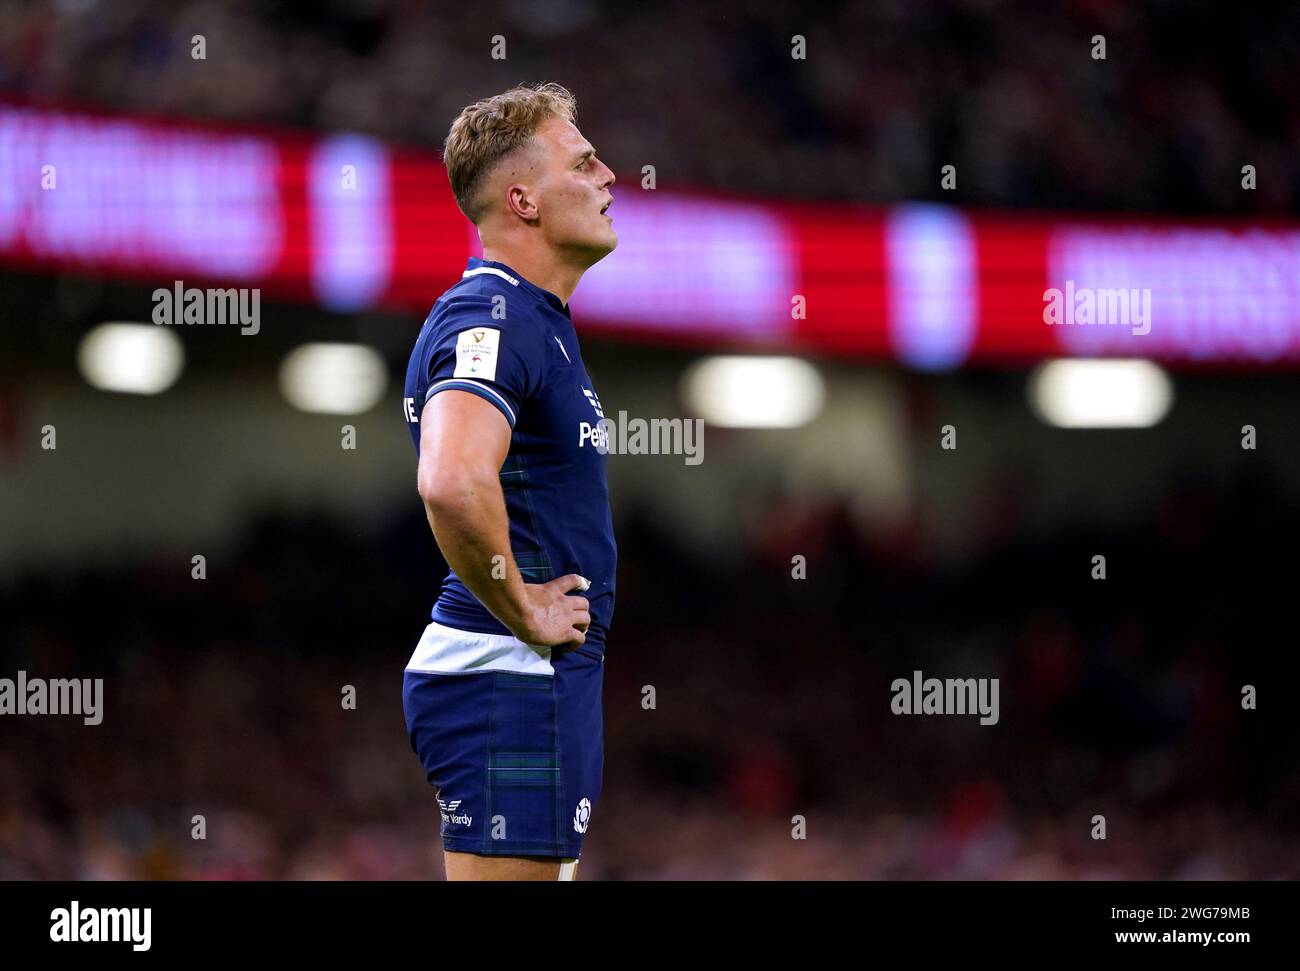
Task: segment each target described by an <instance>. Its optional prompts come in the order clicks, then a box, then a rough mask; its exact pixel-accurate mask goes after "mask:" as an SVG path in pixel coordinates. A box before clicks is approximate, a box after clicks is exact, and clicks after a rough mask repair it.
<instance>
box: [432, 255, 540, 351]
mask: <svg viewBox="0 0 1300 971" xmlns="http://www.w3.org/2000/svg"><path fill="white" fill-rule="evenodd" d="M536 315H537V308H536V302H535V301H534V300H533V299H532V297H531V296H530V295H529V294H528V293H527V291H525V290H524V289H523V287H521V286H519V283H518V281H517V280H514V279H513V278H511V277H510V276H509V275H508V274H505V273H503V272H501V271H496V272H494V273H476V274H474V275H473V276H466V277H465V278H463V279H461V280H459V281H457V282H456V283H455V284H454V285H453V286H451V287H450V288H448V289H447V291H446V292H445V293H443V295H442V296H440V297H439V298H438V299H437V301H436V302H435V303H434V305H433V310H432V311H431V313H430V315H429V318H430V325H431V328H432V330H433V332H434V339H435V341H441V340H445V339H448V338H451V337H453V336H455V335H457V334H459V333H461V332H463V331H466V330H469V329H471V328H485V327H486V328H490V329H492V330H495V331H497V332H499V333H500V334H501V335H502V336H507V335H509V336H510V337H511V338H512V340H514V341H517V342H522V343H525V344H532V343H534V342H535V340H536V338H537V336H538V328H537V326H536Z"/></svg>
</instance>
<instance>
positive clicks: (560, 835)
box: [402, 646, 605, 859]
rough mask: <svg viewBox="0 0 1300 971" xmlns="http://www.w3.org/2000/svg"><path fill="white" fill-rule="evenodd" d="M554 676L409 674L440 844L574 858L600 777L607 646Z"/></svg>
mask: <svg viewBox="0 0 1300 971" xmlns="http://www.w3.org/2000/svg"><path fill="white" fill-rule="evenodd" d="M551 666H552V668H553V670H554V672H555V673H554V674H553V675H545V674H517V673H514V672H510V671H475V672H462V673H450V674H439V673H432V672H425V671H411V670H408V671H406V672H405V677H404V678H403V684H402V707H403V708H404V710H405V712H406V727H407V731H408V732H409V734H410V739H411V747H412V748H413V749H414V750H415V753H416V754H417V755H418V756H419V757H420V762H421V764H423V766H424V770H425V774H426V775H427V777H428V780H429V783H430V784H431V785H432V786H433V787H434V789H435V790H436V796H437V801H438V809H439V812H440V814H441V816H442V825H441V828H440V830H439V832H440V834H441V836H442V845H443V847H444V849H447V850H450V851H453V852H463V853H478V854H481V855H485V856H545V857H559V858H568V859H577V858H578V856H579V854H580V853H581V852H582V841H583V839H584V837H585V836H586V835H587V828H588V825H589V823H590V820H591V816H592V813H593V811H594V809H595V807H596V800H597V798H598V797H599V795H600V790H601V785H602V782H603V776H604V762H605V749H604V731H603V727H604V726H603V712H602V705H603V699H602V688H603V682H604V673H605V667H604V654H603V651H602V650H600V649H597V648H588V647H585V646H584V647H582V648H579V649H577V650H573V651H569V652H567V653H565V654H563V655H560V656H558V657H553V658H552V659H551Z"/></svg>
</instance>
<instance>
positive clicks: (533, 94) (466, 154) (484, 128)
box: [442, 82, 578, 224]
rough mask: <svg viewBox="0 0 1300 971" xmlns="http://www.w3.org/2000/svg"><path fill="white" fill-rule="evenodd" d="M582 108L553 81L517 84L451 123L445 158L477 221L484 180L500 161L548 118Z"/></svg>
mask: <svg viewBox="0 0 1300 971" xmlns="http://www.w3.org/2000/svg"><path fill="white" fill-rule="evenodd" d="M577 113H578V103H577V101H576V100H575V99H574V97H573V95H572V94H570V93H569V91H568V89H567V88H565V87H564V86H563V85H560V84H556V83H554V82H548V83H546V84H535V85H529V84H520V85H516V86H515V87H513V88H511V89H510V90H509V91H506V92H504V93H502V94H497V95H493V96H492V97H490V98H484V99H483V100H482V101H476V102H474V103H473V104H472V105H470V106H468V107H467V108H465V109H464V110H463V111H462V112H461V113H460V114H459V115H458V116H457V117H456V120H455V121H453V122H452V123H451V131H449V132H448V133H447V141H446V143H445V144H444V145H443V151H442V159H443V162H444V163H445V164H446V166H447V177H448V178H449V179H450V180H451V191H452V195H454V196H455V197H456V205H458V206H459V207H460V211H461V212H463V213H464V214H465V216H466V218H467V219H469V221H470V222H472V223H476V224H477V223H478V221H479V220H480V219H481V218H482V217H483V215H484V213H485V211H486V209H487V200H485V199H483V198H482V189H483V183H484V182H485V181H486V180H487V177H488V174H489V173H490V172H491V171H492V169H493V168H494V167H495V166H496V164H497V162H499V161H501V159H503V158H505V157H506V156H507V155H509V154H510V153H511V152H513V151H515V150H516V149H517V148H519V147H521V146H522V145H524V144H525V143H526V142H527V141H528V140H529V139H530V138H532V137H533V135H535V134H536V133H537V129H538V128H540V127H541V126H542V123H543V122H544V121H546V120H547V119H548V118H563V119H564V120H565V121H568V122H573V121H574V119H575V118H576V116H577Z"/></svg>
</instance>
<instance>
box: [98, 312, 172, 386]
mask: <svg viewBox="0 0 1300 971" xmlns="http://www.w3.org/2000/svg"><path fill="white" fill-rule="evenodd" d="M77 366H78V368H79V369H80V370H81V375H82V377H84V378H85V379H86V381H87V383H89V384H90V385H91V386H92V387H95V388H99V389H100V390H101V391H117V392H121V393H123V394H159V393H161V392H163V391H166V390H167V389H168V388H170V387H171V386H172V385H173V384H175V383H176V379H177V378H178V377H180V373H181V370H182V369H183V368H184V366H185V348H184V347H182V346H181V341H180V338H178V337H177V336H176V335H175V334H173V333H172V332H171V331H170V330H167V329H166V328H163V327H158V326H156V325H154V324H131V323H123V322H117V321H114V322H110V323H106V324H100V325H99V326H98V327H96V328H94V329H93V330H91V331H90V332H88V333H87V334H86V336H85V337H83V338H82V339H81V344H80V346H79V347H78V348H77Z"/></svg>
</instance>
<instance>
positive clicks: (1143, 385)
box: [1029, 360, 1174, 428]
mask: <svg viewBox="0 0 1300 971" xmlns="http://www.w3.org/2000/svg"><path fill="white" fill-rule="evenodd" d="M1173 400H1174V390H1173V384H1172V383H1171V382H1170V380H1169V376H1168V375H1167V374H1166V373H1165V372H1164V370H1163V369H1162V368H1160V367H1159V366H1158V365H1156V364H1153V363H1152V362H1150V361H1146V360H1086V361H1050V362H1048V363H1046V364H1041V365H1039V366H1038V367H1037V368H1036V369H1035V370H1034V372H1033V374H1031V375H1030V378H1029V403H1030V406H1031V407H1032V408H1033V410H1034V413H1035V414H1037V415H1038V417H1039V418H1041V419H1042V420H1043V421H1045V422H1046V423H1047V424H1049V425H1056V426H1057V427H1059V428H1150V427H1151V426H1152V425H1155V424H1156V423H1157V422H1159V421H1160V420H1161V419H1162V418H1164V417H1165V415H1166V414H1168V413H1169V409H1170V407H1171V406H1172V404H1173Z"/></svg>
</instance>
